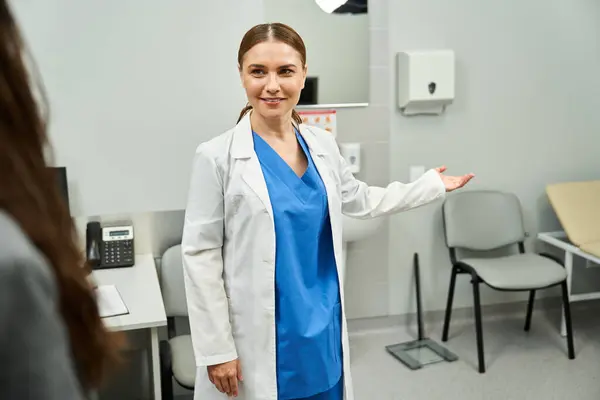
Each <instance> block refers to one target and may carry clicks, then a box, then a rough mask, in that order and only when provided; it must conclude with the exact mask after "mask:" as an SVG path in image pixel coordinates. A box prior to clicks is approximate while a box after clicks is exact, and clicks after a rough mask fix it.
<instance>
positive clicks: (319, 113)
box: [298, 110, 337, 137]
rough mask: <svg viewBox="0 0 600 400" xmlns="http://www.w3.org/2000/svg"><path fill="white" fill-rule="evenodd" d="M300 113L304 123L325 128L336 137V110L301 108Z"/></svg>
mask: <svg viewBox="0 0 600 400" xmlns="http://www.w3.org/2000/svg"><path fill="white" fill-rule="evenodd" d="M298 114H299V115H300V117H301V118H302V122H303V123H304V124H306V125H312V126H316V127H319V128H321V129H325V130H326V131H328V132H329V133H331V134H332V135H333V136H334V137H335V136H336V135H337V130H336V120H335V117H336V112H335V110H301V111H298Z"/></svg>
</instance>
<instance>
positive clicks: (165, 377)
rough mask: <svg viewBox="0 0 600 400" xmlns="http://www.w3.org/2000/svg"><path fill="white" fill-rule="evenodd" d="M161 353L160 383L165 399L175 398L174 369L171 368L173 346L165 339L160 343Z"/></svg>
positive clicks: (171, 399)
mask: <svg viewBox="0 0 600 400" xmlns="http://www.w3.org/2000/svg"><path fill="white" fill-rule="evenodd" d="M159 354H160V385H161V394H162V398H163V399H164V400H173V397H174V394H173V371H172V369H171V347H170V346H169V342H168V341H166V340H163V341H161V342H160V343H159Z"/></svg>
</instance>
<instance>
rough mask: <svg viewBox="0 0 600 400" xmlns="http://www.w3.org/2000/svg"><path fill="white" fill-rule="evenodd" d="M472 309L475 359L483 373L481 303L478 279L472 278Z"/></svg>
mask: <svg viewBox="0 0 600 400" xmlns="http://www.w3.org/2000/svg"><path fill="white" fill-rule="evenodd" d="M473 307H474V310H475V331H476V333H477V358H478V361H479V372H480V373H482V374H483V373H485V357H484V355H483V332H482V328H481V301H480V299H479V278H477V276H473Z"/></svg>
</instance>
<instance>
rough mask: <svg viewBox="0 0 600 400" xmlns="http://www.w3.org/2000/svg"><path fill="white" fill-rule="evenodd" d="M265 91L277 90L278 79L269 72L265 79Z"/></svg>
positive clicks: (273, 91) (274, 91)
mask: <svg viewBox="0 0 600 400" xmlns="http://www.w3.org/2000/svg"><path fill="white" fill-rule="evenodd" d="M266 89H267V92H270V93H276V92H278V91H279V79H278V77H277V75H276V74H269V77H268V80H267V87H266Z"/></svg>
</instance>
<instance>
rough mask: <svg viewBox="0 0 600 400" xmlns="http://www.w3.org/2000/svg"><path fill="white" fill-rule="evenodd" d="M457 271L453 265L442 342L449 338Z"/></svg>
mask: <svg viewBox="0 0 600 400" xmlns="http://www.w3.org/2000/svg"><path fill="white" fill-rule="evenodd" d="M457 273H458V270H457V268H456V267H454V266H453V267H452V275H451V276H450V288H449V289H448V302H447V303H446V316H445V317H444V329H443V331H442V342H446V341H447V340H448V330H449V329H450V318H451V317H452V302H453V300H454V286H455V285H456V275H457Z"/></svg>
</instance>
